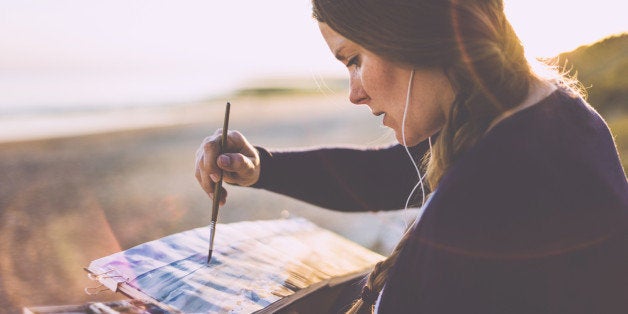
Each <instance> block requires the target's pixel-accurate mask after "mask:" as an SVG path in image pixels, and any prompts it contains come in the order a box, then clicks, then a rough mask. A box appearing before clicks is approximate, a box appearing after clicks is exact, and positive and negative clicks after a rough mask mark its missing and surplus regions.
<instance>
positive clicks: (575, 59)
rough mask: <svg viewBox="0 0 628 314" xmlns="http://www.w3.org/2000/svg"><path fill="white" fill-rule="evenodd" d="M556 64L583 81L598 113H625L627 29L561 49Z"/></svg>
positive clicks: (627, 103) (627, 106)
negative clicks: (574, 47) (585, 44)
mask: <svg viewBox="0 0 628 314" xmlns="http://www.w3.org/2000/svg"><path fill="white" fill-rule="evenodd" d="M558 65H559V66H560V67H563V68H564V69H565V70H568V71H569V74H570V75H572V76H576V78H577V79H578V80H579V81H580V82H581V83H582V84H583V85H584V87H585V88H586V90H587V94H588V101H589V103H590V104H591V105H592V106H593V107H595V108H596V109H597V110H598V111H599V112H600V113H601V114H603V115H606V116H609V118H610V116H611V115H626V114H628V33H623V34H620V35H615V36H611V37H607V38H605V39H603V40H601V41H598V42H596V43H594V44H592V45H589V46H582V47H579V48H578V49H576V50H574V51H571V52H566V53H562V54H560V55H558Z"/></svg>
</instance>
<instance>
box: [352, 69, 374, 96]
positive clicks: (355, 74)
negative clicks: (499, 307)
mask: <svg viewBox="0 0 628 314" xmlns="http://www.w3.org/2000/svg"><path fill="white" fill-rule="evenodd" d="M349 86H350V89H351V92H350V94H349V101H351V103H353V104H356V105H362V104H365V103H366V101H367V100H368V99H369V96H368V94H367V93H366V91H365V90H364V87H363V86H362V78H361V76H360V73H359V71H357V70H353V71H351V74H350V80H349Z"/></svg>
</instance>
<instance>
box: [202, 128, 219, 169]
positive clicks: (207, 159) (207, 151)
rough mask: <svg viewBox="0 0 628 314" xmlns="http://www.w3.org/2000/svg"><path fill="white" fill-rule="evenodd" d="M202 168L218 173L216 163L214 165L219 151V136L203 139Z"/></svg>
mask: <svg viewBox="0 0 628 314" xmlns="http://www.w3.org/2000/svg"><path fill="white" fill-rule="evenodd" d="M202 149H203V170H204V171H205V172H207V173H208V174H210V173H218V172H219V169H218V165H216V158H217V157H218V153H219V152H220V137H219V136H210V137H208V138H206V139H205V140H204V141H203V144H202Z"/></svg>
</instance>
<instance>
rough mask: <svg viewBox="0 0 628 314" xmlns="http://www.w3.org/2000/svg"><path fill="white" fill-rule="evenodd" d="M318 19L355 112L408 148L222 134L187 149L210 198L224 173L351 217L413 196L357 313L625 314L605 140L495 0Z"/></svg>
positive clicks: (622, 239) (322, 13)
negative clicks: (221, 149) (534, 57)
mask: <svg viewBox="0 0 628 314" xmlns="http://www.w3.org/2000/svg"><path fill="white" fill-rule="evenodd" d="M313 11H314V17H315V18H316V19H317V20H318V22H319V26H320V30H321V33H322V35H323V37H324V38H325V41H326V42H327V44H328V46H329V48H330V49H331V51H332V53H333V54H334V55H335V56H336V57H337V58H338V59H339V60H340V61H341V62H343V63H344V64H345V65H346V66H347V68H348V70H349V75H350V80H351V93H350V96H349V98H350V100H351V102H352V103H355V104H365V105H367V106H369V107H370V108H371V110H372V112H373V114H375V115H380V114H383V115H384V120H383V123H384V125H386V126H388V127H390V128H391V129H393V130H394V131H395V134H396V137H397V139H398V141H399V142H400V143H401V144H402V145H396V146H392V147H389V148H385V149H373V150H355V149H341V148H327V149H319V150H311V151H299V152H269V151H267V150H265V149H263V148H260V147H254V146H252V145H251V144H250V143H248V141H247V140H246V139H245V138H244V137H243V136H242V135H241V134H239V133H238V132H230V133H229V137H228V141H229V143H228V147H229V149H230V151H229V152H228V153H226V154H223V155H221V156H217V151H218V149H217V148H218V145H219V144H218V140H219V138H220V135H219V133H218V132H217V133H215V134H214V135H213V136H210V137H208V138H207V139H205V141H204V142H203V144H202V145H201V148H200V149H199V151H198V153H197V164H196V177H197V179H198V180H199V183H200V184H201V186H202V187H203V189H204V190H205V191H206V192H207V193H209V194H210V197H213V194H212V191H213V184H214V182H215V181H217V178H218V176H217V174H219V172H220V171H221V170H224V171H225V181H226V182H228V183H232V184H238V185H242V186H253V187H257V188H263V189H267V190H270V191H274V192H278V193H282V194H285V195H289V196H292V197H295V198H298V199H301V200H305V201H308V202H311V203H314V204H317V205H320V206H324V207H327V208H332V209H339V210H345V211H350V210H353V211H360V210H386V209H399V208H404V206H406V205H407V204H406V198H407V197H408V195H409V194H413V195H414V197H415V202H414V203H413V204H414V205H422V208H421V211H420V213H421V214H420V215H419V217H418V218H417V219H416V221H415V223H414V224H413V225H412V226H411V227H410V228H409V229H408V231H407V232H406V234H405V235H404V237H403V238H402V240H401V241H400V243H399V244H398V246H397V247H396V248H395V250H394V252H393V253H392V254H391V255H390V256H389V257H388V258H387V259H386V260H385V261H383V262H381V263H379V264H378V265H376V266H375V268H374V270H373V272H372V273H371V274H370V275H369V277H368V279H367V280H366V283H365V286H364V289H363V290H362V295H361V296H360V297H359V298H358V300H357V301H356V302H355V303H354V304H353V305H352V307H351V309H350V310H349V312H352V313H357V312H371V311H373V309H376V310H377V311H378V312H381V313H404V312H411V313H628V182H627V181H626V177H625V175H624V172H623V169H622V167H621V164H620V162H619V158H618V154H617V151H616V149H615V146H614V143H613V139H612V137H611V135H610V133H609V130H608V128H607V126H606V124H605V122H604V121H603V120H602V118H601V117H600V116H599V115H598V114H597V113H596V112H595V111H594V110H593V109H592V108H591V107H590V106H588V105H587V104H586V103H585V102H584V101H583V100H582V99H581V98H580V96H579V95H578V93H577V92H576V89H574V88H572V87H571V86H572V85H571V84H570V83H569V81H568V80H566V79H563V78H560V77H559V76H554V77H548V76H542V75H540V74H539V73H537V72H535V71H533V70H532V68H531V66H530V64H529V63H528V61H527V60H526V58H525V57H524V51H523V47H522V46H521V44H520V42H519V39H518V38H517V36H516V34H515V33H514V31H513V29H512V27H511V25H510V24H509V22H508V21H507V20H506V17H505V15H504V11H503V3H502V1H498V0H474V1H455V0H451V1H443V0H440V1H439V0H416V1H408V0H407V1H390V0H389V1H382V0H370V1H365V0H313ZM406 153H407V154H409V155H411V157H412V158H408V156H407V155H405V154H406ZM415 161H422V162H423V163H422V167H423V168H424V169H426V171H427V173H426V180H425V181H426V182H423V181H424V180H423V177H422V175H421V172H419V168H420V167H415V164H414V163H415ZM417 185H418V187H419V188H418V190H419V191H418V192H415V191H414V188H415V187H416V186H417ZM382 187H386V189H385V190H383V191H382V190H381V188H382ZM425 191H427V192H429V191H431V194H430V196H429V198H427V199H425V197H424V195H425ZM223 194H224V193H223ZM225 200H226V195H225V198H224V199H222V200H221V201H222V202H223V203H224V202H225Z"/></svg>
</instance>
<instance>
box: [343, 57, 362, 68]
mask: <svg viewBox="0 0 628 314" xmlns="http://www.w3.org/2000/svg"><path fill="white" fill-rule="evenodd" d="M346 65H347V67H351V66H352V65H355V66H360V58H359V56H358V55H355V56H353V57H351V58H349V60H348V61H347V64H346Z"/></svg>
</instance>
